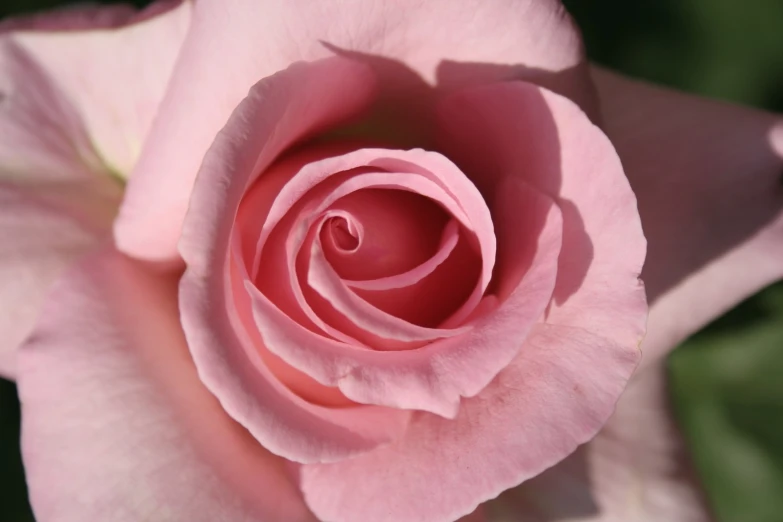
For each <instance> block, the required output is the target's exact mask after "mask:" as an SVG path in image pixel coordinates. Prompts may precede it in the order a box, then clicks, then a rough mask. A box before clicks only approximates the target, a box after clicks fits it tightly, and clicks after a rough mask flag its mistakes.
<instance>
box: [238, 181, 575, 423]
mask: <svg viewBox="0 0 783 522" xmlns="http://www.w3.org/2000/svg"><path fill="white" fill-rule="evenodd" d="M505 188H506V190H505V191H504V192H503V196H504V199H502V200H501V203H502V205H500V208H499V212H498V217H499V218H500V219H502V220H504V221H506V222H507V227H508V230H516V234H514V235H511V234H509V236H508V240H509V243H510V245H509V250H510V251H511V252H513V256H510V257H514V258H515V259H514V260H513V262H509V263H508V264H509V266H511V267H516V266H521V267H525V268H526V269H527V270H526V271H525V272H524V276H523V277H521V278H519V277H517V278H516V284H515V285H514V287H513V289H512V290H513V291H512V292H511V293H510V295H509V296H507V299H506V300H505V301H504V302H503V303H502V304H501V305H499V307H497V308H496V309H495V310H493V311H492V313H488V314H486V315H484V316H483V317H478V318H477V319H476V320H475V321H472V322H470V323H469V324H466V325H465V326H464V328H465V329H466V331H465V332H464V333H461V334H460V335H456V336H453V337H450V338H447V339H440V340H437V341H435V342H432V343H430V344H427V345H425V346H422V347H420V348H418V349H415V350H404V351H378V350H368V349H366V348H362V347H357V346H352V345H349V344H346V343H342V342H338V341H335V340H332V339H328V338H326V337H324V336H322V335H319V334H317V333H314V332H312V331H310V330H307V329H305V328H303V327H301V325H299V324H298V323H296V322H295V321H293V320H292V319H291V318H289V317H287V316H286V315H285V314H284V313H282V312H281V311H280V310H279V309H278V308H277V307H275V306H274V305H273V304H272V303H271V302H270V301H269V300H268V299H266V298H265V296H263V294H261V293H260V292H257V295H256V296H255V298H254V300H253V307H254V315H255V318H256V323H257V324H258V326H259V331H260V333H261V336H262V337H263V338H264V342H265V344H266V346H267V347H268V348H269V350H270V351H272V352H274V353H276V354H277V355H279V356H280V357H281V358H283V359H284V360H285V361H286V362H288V363H289V364H290V365H291V366H294V367H295V368H297V369H299V370H301V371H303V372H305V373H307V374H309V375H311V376H312V377H313V378H314V379H316V380H317V381H319V382H321V383H323V384H326V385H329V386H337V387H338V388H339V389H340V390H341V391H342V392H343V393H344V394H345V395H346V396H347V397H349V398H351V399H353V400H355V401H356V402H359V403H364V404H378V405H385V406H392V407H395V408H405V409H417V410H424V411H429V412H434V413H437V414H439V415H443V416H445V417H453V416H454V415H455V414H456V412H457V409H458V407H459V405H460V399H461V397H470V396H473V395H476V394H477V393H479V392H480V391H481V390H482V389H483V388H484V387H485V386H486V385H487V384H488V383H489V382H490V381H491V380H492V379H493V378H494V377H495V376H496V375H497V374H498V372H500V371H501V370H502V369H503V368H504V367H505V366H506V365H507V364H508V363H509V362H510V361H511V360H512V359H513V358H514V357H515V356H516V355H517V354H518V353H519V352H520V350H522V348H523V343H524V340H525V337H526V336H527V334H528V332H529V331H530V329H531V328H532V327H533V325H534V324H535V323H536V322H537V321H538V320H539V319H540V318H541V316H542V314H543V313H544V310H545V309H546V307H547V304H548V303H549V302H550V298H551V295H552V289H553V285H554V283H555V277H556V268H557V263H556V260H557V258H558V255H559V254H560V245H561V228H562V222H561V217H560V212H559V210H558V208H557V207H556V206H555V205H554V204H553V202H552V200H551V199H549V198H547V197H546V196H544V195H542V194H540V193H539V192H537V191H535V190H533V189H531V188H530V187H527V186H526V185H524V184H522V183H519V184H509V185H508V186H507V187H505ZM509 271H511V270H509Z"/></svg>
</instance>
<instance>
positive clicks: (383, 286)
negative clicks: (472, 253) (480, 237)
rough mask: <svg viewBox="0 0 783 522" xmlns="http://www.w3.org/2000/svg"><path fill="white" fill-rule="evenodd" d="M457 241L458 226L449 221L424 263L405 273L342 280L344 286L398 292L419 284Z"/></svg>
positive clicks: (445, 257) (448, 254)
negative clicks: (437, 244) (438, 243)
mask: <svg viewBox="0 0 783 522" xmlns="http://www.w3.org/2000/svg"><path fill="white" fill-rule="evenodd" d="M458 241H459V225H458V224H457V222H456V221H455V220H453V219H452V220H451V221H449V223H448V224H447V225H446V227H445V228H444V229H443V235H442V237H441V240H440V245H439V246H438V250H437V252H435V254H434V255H433V256H431V257H430V258H428V259H427V260H426V261H424V262H422V263H420V264H418V265H416V266H415V267H413V268H411V269H410V270H406V271H405V272H402V273H399V274H395V275H391V276H386V277H379V278H376V279H361V280H351V279H347V280H344V281H345V284H346V285H348V286H349V287H351V288H354V289H358V290H371V291H376V292H377V291H383V290H399V289H400V288H407V287H410V286H413V285H415V284H416V283H418V282H420V281H421V280H422V279H424V278H426V277H427V276H429V275H431V274H432V273H433V272H434V271H435V270H436V269H437V268H438V267H439V266H440V265H442V264H443V262H444V261H446V259H448V257H449V256H450V255H451V253H452V252H454V248H455V247H456V246H457V242H458Z"/></svg>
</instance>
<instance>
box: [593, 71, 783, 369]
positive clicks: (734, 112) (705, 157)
mask: <svg viewBox="0 0 783 522" xmlns="http://www.w3.org/2000/svg"><path fill="white" fill-rule="evenodd" d="M594 78H595V81H596V85H597V86H598V91H599V94H600V97H601V104H602V111H603V112H602V114H603V118H604V121H605V128H606V132H607V133H608V135H609V137H610V138H611V139H612V142H613V143H614V145H615V147H616V148H617V151H618V153H619V154H620V157H621V158H622V160H623V164H624V166H625V171H626V173H627V175H628V178H629V180H630V182H631V186H632V188H633V189H634V191H635V192H636V195H637V197H638V199H639V213H640V214H641V217H642V225H643V227H644V231H645V235H646V236H647V239H648V241H649V256H648V259H647V262H646V264H645V266H644V271H643V273H642V278H643V280H644V282H645V285H646V287H647V290H648V292H649V297H650V302H651V303H652V305H651V308H650V318H649V323H648V333H647V336H646V338H645V340H644V343H643V345H642V350H643V351H644V353H645V361H646V362H644V363H643V364H648V363H652V362H654V361H655V360H656V359H657V358H659V357H661V356H662V355H663V354H665V353H666V352H667V351H668V350H670V349H671V348H673V347H674V346H675V345H676V344H678V343H679V342H681V341H682V340H683V339H684V338H685V337H687V336H688V335H689V334H691V333H693V332H694V331H695V330H697V329H698V328H700V327H701V326H703V325H704V324H705V323H707V322H708V321H710V320H711V319H713V318H714V317H716V316H718V315H719V314H721V313H723V312H725V311H726V310H728V309H729V308H731V307H732V306H733V305H734V304H736V303H737V302H739V301H740V300H742V299H744V298H745V297H747V296H749V295H751V294H753V293H754V292H756V291H757V290H759V289H760V288H762V287H763V286H765V285H767V284H769V283H770V282H772V281H774V280H776V279H779V278H780V277H782V276H783V189H782V187H781V180H782V179H783V116H781V115H774V114H768V113H763V112H761V111H757V110H753V109H749V108H743V107H738V106H734V105H730V104H727V103H721V102H718V101H712V100H706V99H699V98H697V97H695V96H690V95H687V94H683V93H677V92H674V91H671V90H668V89H664V88H658V87H653V86H650V85H647V84H644V83H640V82H636V81H632V80H630V79H626V78H623V77H621V76H618V75H615V74H613V73H609V72H607V71H603V70H600V69H595V70H594Z"/></svg>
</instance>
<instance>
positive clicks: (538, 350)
mask: <svg viewBox="0 0 783 522" xmlns="http://www.w3.org/2000/svg"><path fill="white" fill-rule="evenodd" d="M636 363H637V357H635V356H633V354H629V353H628V351H627V349H626V348H625V347H623V346H620V345H617V344H615V343H613V342H612V341H610V340H608V339H605V338H600V337H597V336H595V335H593V334H590V333H587V332H586V331H584V330H582V329H579V328H571V327H566V326H561V325H547V324H540V325H537V326H536V327H535V328H534V330H533V332H532V333H531V334H530V336H529V337H528V339H527V341H526V343H525V346H524V348H523V349H522V351H521V352H520V354H519V356H518V357H517V358H516V359H515V360H514V361H513V362H512V363H511V364H510V365H509V366H508V367H507V368H506V369H504V370H503V371H502V372H501V373H500V375H498V377H497V378H496V379H495V380H494V381H493V382H492V383H491V384H490V385H489V386H488V387H487V388H486V389H484V390H483V391H482V392H481V393H480V394H479V395H478V396H476V397H473V398H470V399H463V401H462V404H461V406H460V410H459V413H458V415H457V417H456V418H455V419H453V420H447V419H443V418H441V417H438V416H435V415H432V414H427V413H420V414H417V415H416V416H415V417H414V418H413V419H412V420H411V424H410V426H409V427H408V430H407V432H406V435H405V437H404V438H403V439H401V440H400V441H398V442H395V443H393V444H391V445H389V446H387V447H383V448H379V449H377V450H375V451H372V452H369V453H367V454H364V455H360V456H358V457H356V458H353V459H348V460H345V461H342V462H336V463H333V464H323V465H305V466H302V468H301V469H300V483H301V487H302V491H303V492H304V496H305V501H306V502H307V504H308V505H309V506H310V508H311V509H312V510H313V512H314V513H315V514H316V516H318V517H320V518H322V519H324V520H341V521H345V522H361V521H366V520H373V521H376V522H393V521H394V522H396V521H398V520H405V521H407V522H451V521H453V520H455V519H457V518H459V517H460V516H463V515H465V514H467V513H470V512H472V511H473V510H474V509H475V508H476V506H477V505H478V504H479V503H481V502H484V501H486V500H488V499H490V498H493V497H495V496H496V495H498V494H499V493H500V492H501V491H503V490H505V489H507V488H509V487H512V486H515V485H517V484H519V483H520V482H521V481H523V480H526V479H528V478H531V477H533V476H535V475H537V474H538V473H540V472H541V471H543V470H544V469H546V468H548V467H549V466H551V465H553V464H555V463H556V462H558V461H560V460H561V459H562V458H564V457H565V456H566V455H568V454H569V453H571V452H572V451H573V450H574V449H575V448H576V446H577V445H579V444H581V443H583V442H586V441H587V440H589V439H590V438H591V437H593V435H595V433H596V432H597V431H598V430H599V428H600V427H601V426H602V425H603V423H604V422H605V421H606V419H607V418H608V417H609V415H610V414H611V412H612V409H613V407H614V403H615V401H616V399H617V396H618V395H619V394H620V392H621V391H622V390H623V388H624V387H625V384H626V381H627V379H628V375H629V374H630V372H631V371H632V370H633V368H634V367H635V366H636Z"/></svg>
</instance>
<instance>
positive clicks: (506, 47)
mask: <svg viewBox="0 0 783 522" xmlns="http://www.w3.org/2000/svg"><path fill="white" fill-rule="evenodd" d="M326 20H328V23H325V21H326ZM330 48H331V50H330ZM334 49H338V50H340V49H341V50H344V51H348V52H356V53H360V55H365V56H364V58H365V59H366V61H367V63H368V64H370V65H371V66H372V67H374V68H375V69H376V71H377V72H378V73H379V74H380V75H381V77H382V79H383V81H382V87H383V89H384V91H385V92H386V93H387V94H388V95H389V96H391V95H392V94H393V92H394V91H397V92H399V91H400V90H409V91H413V90H415V89H418V91H416V92H417V93H418V92H419V91H421V90H422V89H424V90H425V91H426V89H427V84H426V83H425V82H427V83H429V84H434V83H438V85H439V86H440V87H441V88H443V89H450V88H453V87H456V86H460V85H464V84H468V83H486V82H492V81H498V80H505V79H509V78H533V79H536V80H537V81H541V82H542V83H544V84H546V85H548V86H550V87H551V88H553V89H555V90H558V91H560V92H563V93H566V94H567V95H569V96H571V97H573V98H575V99H578V100H580V101H584V104H585V105H588V104H589V100H590V99H591V96H592V87H591V86H590V85H589V78H588V75H587V74H586V73H587V68H586V67H584V58H583V52H582V46H581V41H580V38H579V34H578V31H577V30H576V28H575V27H574V25H573V24H572V22H571V20H570V18H569V17H568V15H567V13H566V11H565V8H564V7H563V6H562V5H561V4H560V2H558V1H556V0H497V1H493V2H484V1H480V0H473V1H463V2H454V1H452V0H431V1H428V2H418V1H412V0H382V1H377V2H372V3H368V2H365V1H364V0H348V1H342V2H326V3H323V2H313V1H311V0H272V1H264V2H258V1H255V0H242V1H237V2H230V3H227V2H224V1H223V0H204V1H201V2H197V4H196V9H195V13H194V20H193V25H192V29H191V31H190V33H189V36H188V38H187V40H186V43H185V45H184V47H183V53H182V55H181V59H180V61H179V63H178V65H177V68H176V72H175V75H174V78H173V80H172V84H171V89H170V90H169V91H168V94H167V98H166V101H165V102H164V104H163V107H162V110H161V114H160V117H159V118H158V120H157V121H156V123H155V126H154V129H153V131H152V139H151V140H150V144H149V146H148V147H146V149H145V150H144V152H143V154H142V159H141V160H140V163H139V166H138V168H137V170H136V172H134V174H133V179H132V181H131V182H130V184H129V187H128V195H127V198H126V202H125V205H124V207H123V209H122V218H121V219H120V220H119V221H118V223H117V226H116V228H115V233H116V237H117V241H118V244H119V245H120V248H121V249H122V250H124V251H126V252H129V253H131V254H133V255H135V256H141V257H145V258H158V259H161V258H167V259H171V258H176V257H177V252H176V243H177V239H178V238H179V234H180V229H181V226H182V221H183V219H184V216H185V211H186V209H187V205H188V200H189V196H190V192H191V187H192V185H193V181H194V179H195V177H196V173H197V171H198V169H199V165H200V162H201V158H202V157H203V155H204V152H206V150H207V148H208V147H209V144H210V143H211V142H212V140H213V139H214V136H215V134H216V133H217V132H218V130H219V129H220V128H221V127H222V126H223V125H224V123H225V121H226V120H227V119H228V116H229V115H230V114H231V111H233V110H234V108H235V107H236V106H237V105H238V104H239V102H240V101H241V100H242V98H244V96H245V94H246V93H247V91H248V89H249V88H250V87H251V86H252V85H253V84H255V83H256V82H257V81H259V80H260V79H262V78H264V77H266V76H269V75H272V74H274V73H275V72H277V71H279V70H282V69H284V68H286V67H287V66H288V65H289V64H291V63H293V62H296V61H298V60H313V59H318V58H322V57H325V56H329V55H331V54H332V53H333V50H334ZM368 55H369V56H368ZM372 57H374V58H372ZM216 71H220V73H219V74H216ZM417 75H419V76H420V77H419V76H417ZM205 100H208V102H205ZM417 103H418V102H417ZM424 112H425V111H418V113H417V114H416V115H415V116H416V117H417V118H419V119H421V120H423V119H424ZM420 123H421V125H422V126H424V125H425V124H424V123H423V121H422V122H420Z"/></svg>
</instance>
